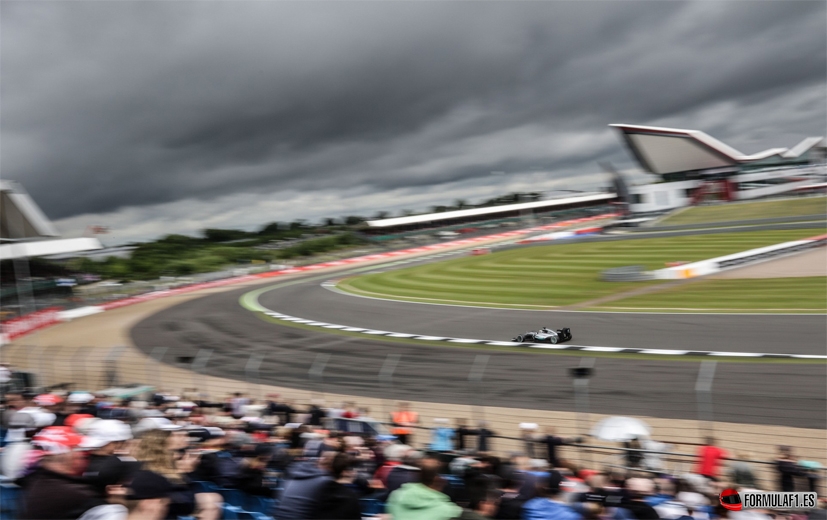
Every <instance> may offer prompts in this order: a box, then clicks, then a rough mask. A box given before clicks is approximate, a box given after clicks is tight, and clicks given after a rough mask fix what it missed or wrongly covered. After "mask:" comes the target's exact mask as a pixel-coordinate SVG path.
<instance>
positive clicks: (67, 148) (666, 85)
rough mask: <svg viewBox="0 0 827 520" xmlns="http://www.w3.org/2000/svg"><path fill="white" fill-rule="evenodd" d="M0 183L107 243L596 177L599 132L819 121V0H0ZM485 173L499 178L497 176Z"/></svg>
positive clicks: (732, 138) (804, 130)
mask: <svg viewBox="0 0 827 520" xmlns="http://www.w3.org/2000/svg"><path fill="white" fill-rule="evenodd" d="M0 16H1V18H0V23H1V24H2V26H1V27H0V30H2V42H0V43H2V51H1V53H2V54H0V161H1V162H0V175H2V177H3V178H6V179H14V180H17V181H19V182H20V183H22V184H23V185H24V187H25V188H26V189H27V190H28V191H29V192H30V193H31V194H32V196H33V197H34V199H35V200H36V201H37V202H38V204H39V205H40V206H41V207H42V208H43V210H44V211H45V212H46V214H47V215H48V216H49V217H51V218H52V219H54V220H55V221H56V223H57V225H58V227H59V228H60V229H61V230H62V231H63V232H64V233H65V236H78V235H79V234H80V233H82V232H83V230H84V228H85V227H86V226H87V225H90V224H98V225H109V226H111V227H112V231H113V232H112V235H111V236H109V237H105V241H106V242H107V243H110V244H112V243H122V242H125V241H127V240H134V239H148V238H154V237H157V236H159V235H161V234H166V233H173V232H181V233H195V232H196V231H197V230H199V229H202V228H205V227H237V228H245V229H253V228H257V227H259V226H261V225H262V224H264V223H267V222H271V221H275V220H292V219H295V218H306V219H310V220H316V219H319V218H321V217H327V216H330V217H337V216H341V215H348V214H363V215H373V214H375V213H376V212H377V211H379V210H389V211H391V212H393V213H397V212H398V211H399V210H401V209H403V208H406V209H414V210H424V209H426V208H428V207H429V206H431V205H435V204H444V203H450V202H452V201H453V200H454V199H457V198H463V199H466V200H469V201H477V200H479V199H482V198H485V197H490V196H495V195H499V194H501V193H505V192H509V191H515V190H532V191H535V190H536V191H540V190H550V189H561V188H567V189H592V188H595V187H598V186H601V185H603V184H606V183H607V180H608V179H607V177H606V176H605V175H603V174H601V173H600V168H599V166H598V164H597V163H598V162H599V161H606V160H609V161H612V162H614V163H615V164H616V165H618V166H620V167H623V168H632V167H634V166H635V164H634V163H633V161H632V160H631V158H630V157H629V155H628V153H627V151H626V150H625V149H624V148H623V146H622V144H621V141H620V139H619V138H618V136H617V135H616V134H615V133H614V131H612V130H610V129H609V128H608V127H607V125H608V124H610V123H634V124H648V125H660V126H677V127H683V128H693V129H698V130H703V131H705V132H707V133H708V134H710V135H712V136H714V137H717V138H718V139H721V140H723V141H724V142H726V143H728V144H730V145H732V146H734V147H735V148H737V149H739V150H740V151H742V152H745V153H753V152H756V151H759V150H762V149H764V148H769V147H780V146H785V147H791V146H793V145H794V144H796V143H797V142H798V141H800V140H801V139H803V138H804V137H807V136H810V135H825V134H827V129H825V126H826V125H827V102H825V98H826V97H827V94H825V89H826V88H827V84H826V83H825V75H827V12H826V11H825V2H823V1H812V2H808V1H795V0H792V1H790V0H782V1H727V2H713V1H702V2H688V3H683V2H654V1H643V2H631V1H604V2H589V1H579V2H574V1H572V2H562V1H548V2H402V1H394V2H376V1H370V2H349V1H338V2H321V1H309V2H308V1H305V2H287V1H279V2H276V1H273V2H267V1H249V2H245V1H210V2H198V1H178V2H160V1H132V2H130V1H114V0H113V1H90V2H83V1H72V2H50V1H42V0H41V1H34V2H32V1H12V0H3V1H2V2H1V3H0ZM492 171H497V172H505V174H504V175H491V172H492Z"/></svg>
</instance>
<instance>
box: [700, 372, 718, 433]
mask: <svg viewBox="0 0 827 520" xmlns="http://www.w3.org/2000/svg"><path fill="white" fill-rule="evenodd" d="M717 364H718V362H717V361H701V367H700V369H699V370H698V380H697V381H696V382H695V395H696V396H697V401H698V425H699V429H700V430H702V432H701V433H702V435H701V437H708V436H711V435H713V434H714V424H713V414H714V411H713V409H712V382H713V380H714V379H715V367H716V366H717Z"/></svg>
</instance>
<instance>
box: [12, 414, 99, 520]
mask: <svg viewBox="0 0 827 520" xmlns="http://www.w3.org/2000/svg"><path fill="white" fill-rule="evenodd" d="M80 442H81V436H80V435H78V434H77V433H75V432H74V431H73V430H72V429H71V428H69V427H67V426H51V427H49V428H45V429H44V430H43V431H41V432H40V433H38V434H37V435H35V437H34V439H33V444H34V445H35V446H36V447H37V448H39V449H41V450H43V457H42V458H41V459H40V462H39V465H38V467H37V469H35V471H34V472H32V473H30V474H29V475H27V476H26V477H25V478H23V479H22V480H20V481H18V483H19V484H20V485H21V487H23V489H24V490H25V494H24V498H23V511H22V513H21V514H20V516H19V518H21V519H33V520H51V519H55V520H58V519H61V520H62V519H75V518H78V517H80V516H81V515H82V514H83V513H85V512H86V511H88V510H89V509H92V508H94V507H98V506H103V505H106V501H105V500H104V498H103V497H102V496H101V495H100V493H98V492H97V491H96V490H95V489H94V488H93V487H92V486H90V485H89V484H87V483H86V482H84V481H83V480H82V479H79V478H76V477H75V476H74V475H77V474H78V470H79V469H80V466H81V464H82V461H83V456H82V454H81V453H80V452H79V451H77V449H78V446H79V445H80Z"/></svg>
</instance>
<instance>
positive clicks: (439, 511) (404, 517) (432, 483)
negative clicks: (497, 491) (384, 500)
mask: <svg viewBox="0 0 827 520" xmlns="http://www.w3.org/2000/svg"><path fill="white" fill-rule="evenodd" d="M441 466H442V463H441V462H440V461H439V460H437V459H434V458H430V457H429V458H425V459H422V461H421V462H420V468H421V471H420V472H419V482H409V483H408V484H403V485H402V487H401V488H399V489H397V490H396V491H394V492H393V493H391V496H390V498H389V499H388V505H387V511H388V513H390V514H391V518H393V520H451V519H452V518H457V517H458V516H460V515H461V514H462V508H460V507H459V506H458V505H456V504H454V503H453V502H451V500H450V499H449V498H448V495H446V494H445V493H443V492H442V487H443V486H444V485H445V481H443V480H442V478H441V477H440V476H439V470H440V468H441Z"/></svg>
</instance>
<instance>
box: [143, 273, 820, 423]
mask: <svg viewBox="0 0 827 520" xmlns="http://www.w3.org/2000/svg"><path fill="white" fill-rule="evenodd" d="M318 283H319V282H318V281H316V282H312V283H307V284H304V285H294V286H291V287H289V288H285V289H280V290H277V291H274V292H270V293H267V294H266V295H265V296H264V297H263V298H262V303H264V304H265V305H266V306H272V307H273V308H275V309H276V310H279V311H281V312H289V313H290V314H292V315H296V316H302V317H307V318H313V317H316V318H319V319H324V321H327V322H331V323H334V322H338V323H342V324H345V323H346V324H348V325H360V324H361V326H366V324H367V323H372V324H377V323H380V322H381V323H383V324H384V325H383V327H382V329H383V330H386V329H396V328H397V326H399V327H398V328H400V330H401V329H402V328H410V330H417V331H418V332H425V331H424V330H421V329H419V328H418V327H419V326H420V325H421V326H423V327H426V326H427V327H430V328H429V329H428V330H429V331H432V332H433V331H437V330H443V327H444V328H445V329H444V330H451V331H454V333H452V334H451V335H453V336H460V337H462V336H474V335H475V334H471V332H481V331H482V330H483V328H485V330H486V331H487V334H491V335H492V336H493V337H496V338H503V337H510V335H511V334H512V332H513V329H514V328H515V327H516V328H517V330H519V329H520V328H521V327H522V328H525V326H526V325H527V324H531V325H532V326H533V325H536V324H548V325H557V323H555V322H557V321H560V320H559V319H558V316H561V314H560V313H541V312H522V313H521V312H519V311H497V310H490V309H462V308H448V307H432V306H425V305H404V304H397V303H388V302H382V301H376V300H366V299H361V298H352V297H346V296H341V295H334V294H333V293H330V292H329V291H327V290H325V289H321V288H318ZM250 290H251V288H249V287H248V288H244V289H239V290H236V291H230V292H226V293H220V294H213V295H209V296H206V297H204V298H200V299H197V300H192V301H189V302H186V303H183V304H180V305H177V306H175V307H172V308H169V309H167V310H165V311H163V312H161V313H158V314H156V315H154V316H151V317H149V318H147V319H145V320H144V321H142V322H140V323H139V324H138V325H136V326H135V327H134V328H133V329H132V331H131V334H132V338H133V340H134V342H135V344H136V345H138V346H139V348H141V349H143V350H144V351H145V352H147V353H149V352H152V350H153V349H154V348H155V347H166V348H167V351H166V354H165V356H164V358H163V361H165V362H167V363H173V364H174V363H176V362H177V361H178V360H179V358H184V359H183V360H182V361H183V362H184V363H187V362H190V360H191V359H192V358H194V357H195V356H196V355H197V353H198V352H199V350H201V349H210V350H211V351H212V353H211V356H210V358H209V362H208V364H207V366H206V368H205V369H204V370H203V372H204V373H208V374H213V375H219V376H223V377H231V378H236V379H239V380H248V379H250V378H252V379H254V382H267V383H272V384H276V385H281V386H287V387H296V388H305V389H308V388H309V389H312V390H315V391H318V392H331V393H334V392H335V393H344V394H353V395H364V396H372V397H376V396H385V397H388V398H391V399H411V400H423V401H432V402H444V403H456V404H464V405H470V406H477V405H492V406H504V407H520V408H530V409H548V410H563V411H575V410H576V405H575V399H574V392H573V386H572V381H571V379H570V377H569V375H568V369H569V368H572V367H574V366H577V365H579V363H580V361H581V358H579V357H574V356H563V355H548V354H545V353H529V352H525V351H520V350H515V351H514V352H513V353H503V352H491V351H483V350H480V349H475V348H472V347H449V346H446V345H444V344H440V345H435V346H425V345H423V346H420V345H410V344H403V343H394V342H389V341H382V340H370V339H362V338H357V337H348V336H336V335H332V334H325V333H322V332H315V331H306V330H301V329H297V328H293V327H286V326H282V325H277V324H273V323H270V322H266V321H263V320H262V319H261V318H260V317H259V316H258V315H257V314H256V313H253V312H250V311H247V310H246V309H244V308H242V307H241V306H240V305H239V304H238V298H239V297H240V296H241V295H242V294H244V293H245V292H247V291H250ZM302 295H304V296H302ZM397 305H403V307H397ZM314 306H321V308H314ZM311 312H312V313H313V314H312V315H311V314H310V313H311ZM328 312H330V314H328ZM502 312H507V313H508V315H509V318H508V320H512V317H513V320H519V321H518V322H517V323H515V322H513V321H508V322H507V323H506V322H504V321H502V320H504V319H505V318H502V317H501V316H502V315H501V314H499V313H502ZM305 313H306V314H305ZM454 313H457V314H454ZM463 313H464V314H463ZM475 313H478V314H477V315H476V317H475V318H474V319H473V320H472V319H470V318H469V316H471V314H475ZM400 314H401V316H402V317H401V318H400V317H399V315H400ZM549 314H555V316H554V320H552V319H551V318H552V316H549ZM463 316H465V317H463ZM564 316H567V318H566V324H569V325H572V327H573V329H574V333H575V338H576V340H577V341H575V342H577V343H578V344H586V343H585V341H584V340H585V339H594V340H595V341H593V342H592V343H596V344H601V343H600V341H599V340H600V339H601V338H609V339H611V338H617V339H616V341H621V340H620V339H619V338H624V337H626V336H627V334H628V335H630V336H631V337H630V338H629V339H626V340H623V341H632V340H634V341H639V342H640V341H643V342H647V344H651V345H654V344H655V343H658V344H660V343H662V342H663V341H665V340H666V339H669V338H672V339H674V340H676V341H678V339H677V338H678V336H679V334H677V333H676V332H675V331H674V329H672V328H673V327H676V326H677V327H681V330H691V329H692V328H693V327H694V326H697V325H698V323H701V324H702V326H703V327H704V330H715V328H717V330H718V331H719V332H721V333H726V335H727V337H729V338H734V339H736V340H737V338H739V337H741V336H740V334H744V335H745V336H746V337H748V338H750V341H751V340H760V339H761V338H762V334H765V333H771V329H772V326H769V325H766V324H767V323H770V324H771V323H772V322H773V320H775V317H772V319H769V317H766V316H757V317H756V316H752V317H742V318H741V317H733V316H704V317H699V316H686V315H677V316H675V315H665V316H663V317H662V318H661V321H658V317H657V316H644V315H592V320H586V318H587V317H586V316H578V315H574V314H568V313H567V314H565V315H564ZM576 318H577V319H582V320H584V321H583V322H578V323H580V326H579V328H578V326H577V325H575V324H574V322H573V321H571V320H574V319H576ZM642 318H643V319H644V323H645V324H646V325H645V326H642V325H640V323H638V325H637V326H635V325H634V320H640V319H642ZM732 318H736V321H737V320H738V319H740V320H742V321H737V328H735V327H733V326H727V325H726V323H728V321H727V320H731V319H732ZM791 318H792V319H795V317H784V318H779V319H778V322H784V321H785V320H790V319H791ZM803 318H811V317H803ZM703 319H707V320H709V321H707V322H698V321H695V320H703ZM615 320H630V321H615ZM646 320H654V321H651V322H650V321H646ZM821 320H822V327H821V329H822V334H823V328H824V327H823V320H824V317H823V316H822V317H821ZM540 321H542V322H543V323H538V322H540ZM789 323H795V325H794V326H792V325H791V326H790V328H789V329H786V330H787V332H788V333H795V335H794V337H795V338H796V342H795V350H796V351H803V350H802V348H804V349H809V350H813V349H815V347H814V344H815V343H814V342H815V341H817V340H818V337H819V336H818V332H817V331H816V330H815V329H816V327H815V325H814V322H813V321H809V320H807V319H803V320H802V321H795V322H793V321H790V322H789ZM560 325H562V323H560ZM620 326H623V327H628V329H625V330H624V331H623V332H621V331H620V330H618V329H616V328H615V329H613V330H605V328H609V329H611V328H612V327H620ZM650 326H651V327H652V328H653V329H654V330H649V327H650ZM411 327H413V328H411ZM756 327H757V328H758V329H760V330H761V331H763V332H760V331H759V332H756V331H754V330H751V329H752V328H756ZM795 327H798V329H799V330H796V328H795ZM498 328H499V329H501V330H499V331H498V330H497V329H498ZM460 329H462V330H460ZM802 331H803V332H806V335H807V337H808V338H809V339H807V340H806V341H802V340H799V336H800V334H801V333H802ZM807 331H809V332H807ZM697 333H698V332H697V331H696V334H697ZM479 335H480V334H476V336H479ZM714 336H715V334H713V333H709V335H708V336H707V334H706V333H704V336H703V337H714ZM773 337H776V336H773ZM822 337H823V336H822ZM652 338H660V339H656V340H655V339H652ZM788 340H789V338H788ZM680 341H683V340H680ZM603 343H604V344H605V343H606V342H603ZM670 344H672V345H673V346H674V344H675V343H674V342H672V341H670ZM715 344H716V345H717V346H718V347H719V348H721V349H723V345H724V342H723V340H721V341H719V342H717V343H715ZM762 344H763V345H766V344H767V343H762ZM790 344H791V342H790V341H786V342H785V343H781V344H779V345H778V348H773V349H771V350H773V351H774V350H781V351H783V350H782V349H781V346H782V345H790ZM732 345H733V346H732V347H731V348H730V350H734V349H735V347H734V345H738V347H737V348H739V349H741V350H749V349H748V348H747V346H748V344H747V343H745V342H744V341H733V342H732ZM800 345H805V347H801V346H800ZM823 345H824V343H822V349H821V353H823V351H824V347H823ZM661 346H666V345H662V344H661ZM706 346H711V345H706ZM675 348H677V347H675ZM694 348H695V349H699V350H700V348H699V346H698V345H696V346H695V347H694ZM787 348H788V349H789V348H792V347H787ZM705 350H713V349H712V348H708V349H705ZM752 350H758V349H757V348H756V349H752ZM253 354H256V355H262V356H264V360H263V362H262V364H261V367H260V370H259V372H258V374H257V375H256V374H249V373H247V372H246V371H245V367H246V365H247V362H248V360H249V359H250V356H251V355H253ZM320 354H322V355H323V356H322V357H319V355H320ZM389 355H394V356H400V357H399V361H398V363H397V365H396V370H395V372H394V377H393V381H392V383H390V384H389V383H387V382H382V381H380V379H379V373H380V371H381V370H382V367H383V366H384V364H385V363H386V362H388V359H389ZM324 356H329V358H327V362H326V364H325V367H324V371H323V372H322V374H323V375H322V377H321V378H311V376H310V368H311V367H312V366H313V365H314V363H316V362H318V361H320V360H321V359H324ZM478 356H489V357H488V358H485V357H481V358H480V357H478ZM475 363H477V367H478V368H480V367H482V366H484V370H483V372H482V374H483V377H482V381H481V382H472V381H469V375H470V374H471V371H472V366H474V365H475ZM317 367H318V366H317ZM699 367H700V365H699V363H698V362H694V361H648V360H641V359H631V358H629V359H615V358H599V359H597V361H596V364H595V376H594V377H593V379H592V380H591V382H590V388H589V410H590V411H591V412H594V413H605V414H625V415H649V416H657V417H665V418H675V419H697V418H698V405H697V397H696V393H695V383H696V380H697V375H698V370H699ZM825 381H827V365H825V364H815V365H797V364H796V365H794V364H753V363H723V362H719V363H718V365H717V369H716V374H715V382H714V385H713V394H712V395H713V403H714V413H715V416H714V418H715V419H716V420H724V421H730V422H739V423H757V424H775V425H785V426H796V427H803V428H822V429H823V428H826V427H827V406H825V401H827V400H825ZM458 413H459V414H462V415H464V416H469V414H470V411H469V412H463V411H459V412H458Z"/></svg>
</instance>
